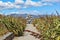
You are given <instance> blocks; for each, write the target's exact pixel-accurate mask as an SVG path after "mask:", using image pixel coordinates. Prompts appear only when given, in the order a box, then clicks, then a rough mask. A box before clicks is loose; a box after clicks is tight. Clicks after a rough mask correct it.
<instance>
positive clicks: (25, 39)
mask: <svg viewBox="0 0 60 40" xmlns="http://www.w3.org/2000/svg"><path fill="white" fill-rule="evenodd" d="M25 30H30V31H32V32H36V33H39V32H38V30H37V29H36V27H34V26H33V25H32V24H27V26H26V29H25ZM30 34H31V32H24V36H21V37H14V39H13V40H40V39H38V38H36V37H34V36H32V35H30Z"/></svg>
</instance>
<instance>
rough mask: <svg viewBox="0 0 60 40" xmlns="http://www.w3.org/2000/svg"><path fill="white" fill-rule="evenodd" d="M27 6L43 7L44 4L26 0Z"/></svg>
mask: <svg viewBox="0 0 60 40" xmlns="http://www.w3.org/2000/svg"><path fill="white" fill-rule="evenodd" d="M25 5H30V6H41V5H42V3H41V2H34V1H31V0H26V2H25Z"/></svg>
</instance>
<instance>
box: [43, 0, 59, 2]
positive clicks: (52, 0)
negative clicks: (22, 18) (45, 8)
mask: <svg viewBox="0 0 60 40" xmlns="http://www.w3.org/2000/svg"><path fill="white" fill-rule="evenodd" d="M42 1H43V2H60V0H42Z"/></svg>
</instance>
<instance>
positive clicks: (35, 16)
mask: <svg viewBox="0 0 60 40" xmlns="http://www.w3.org/2000/svg"><path fill="white" fill-rule="evenodd" d="M30 15H31V16H32V17H33V18H38V17H39V16H38V15H32V14H30ZM9 16H13V17H23V18H26V17H27V16H28V14H10V15H9Z"/></svg>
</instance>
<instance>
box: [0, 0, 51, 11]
mask: <svg viewBox="0 0 60 40" xmlns="http://www.w3.org/2000/svg"><path fill="white" fill-rule="evenodd" d="M42 1H44V0H42ZM45 1H48V0H45ZM19 4H21V5H19ZM22 5H23V6H22ZM45 5H51V4H50V3H42V2H40V1H39V2H34V1H32V0H26V2H24V1H23V0H15V2H13V3H11V2H3V1H0V10H1V9H11V8H17V9H20V8H27V7H30V6H34V7H38V6H45Z"/></svg>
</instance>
